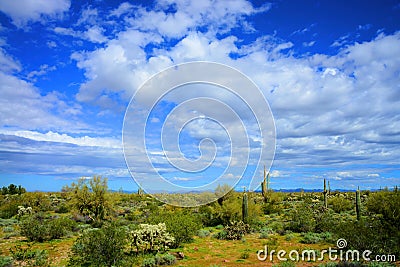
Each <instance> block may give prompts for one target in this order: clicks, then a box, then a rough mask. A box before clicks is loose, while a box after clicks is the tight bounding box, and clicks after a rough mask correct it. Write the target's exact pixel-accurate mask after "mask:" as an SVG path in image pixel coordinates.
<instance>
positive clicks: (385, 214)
mask: <svg viewBox="0 0 400 267" xmlns="http://www.w3.org/2000/svg"><path fill="white" fill-rule="evenodd" d="M399 203H400V191H388V190H384V191H380V192H375V193H373V194H370V196H369V198H368V201H367V203H366V208H367V210H368V211H369V212H370V213H374V214H379V215H380V216H381V218H382V221H384V222H387V224H389V225H392V226H393V227H394V228H396V229H397V231H400V206H399Z"/></svg>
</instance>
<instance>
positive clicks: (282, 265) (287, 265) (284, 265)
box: [272, 261, 296, 267]
mask: <svg viewBox="0 0 400 267" xmlns="http://www.w3.org/2000/svg"><path fill="white" fill-rule="evenodd" d="M272 266H273V267H296V264H295V263H294V262H293V261H281V262H279V263H278V264H274V265H272Z"/></svg>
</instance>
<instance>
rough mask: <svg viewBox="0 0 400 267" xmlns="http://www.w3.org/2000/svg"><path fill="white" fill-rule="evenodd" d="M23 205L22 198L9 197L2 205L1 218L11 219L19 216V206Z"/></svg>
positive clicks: (0, 208) (0, 207)
mask: <svg viewBox="0 0 400 267" xmlns="http://www.w3.org/2000/svg"><path fill="white" fill-rule="evenodd" d="M20 205H21V200H20V196H18V195H16V196H9V197H7V198H5V199H3V200H2V201H1V203H0V218H3V219H10V218H11V217H13V216H15V215H17V214H18V206H20Z"/></svg>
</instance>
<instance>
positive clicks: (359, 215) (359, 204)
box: [356, 187, 361, 221]
mask: <svg viewBox="0 0 400 267" xmlns="http://www.w3.org/2000/svg"><path fill="white" fill-rule="evenodd" d="M356 213H357V220H358V221H359V220H360V219H361V197H360V187H358V188H357V191H356Z"/></svg>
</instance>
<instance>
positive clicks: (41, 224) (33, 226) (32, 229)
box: [20, 213, 49, 242]
mask: <svg viewBox="0 0 400 267" xmlns="http://www.w3.org/2000/svg"><path fill="white" fill-rule="evenodd" d="M48 231H49V227H48V224H47V223H46V221H45V218H44V216H43V214H41V213H38V214H34V215H32V216H27V217H25V218H24V219H23V220H21V222H20V232H21V235H23V236H25V237H26V238H27V239H28V240H29V241H38V242H43V241H46V240H49V235H48Z"/></svg>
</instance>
